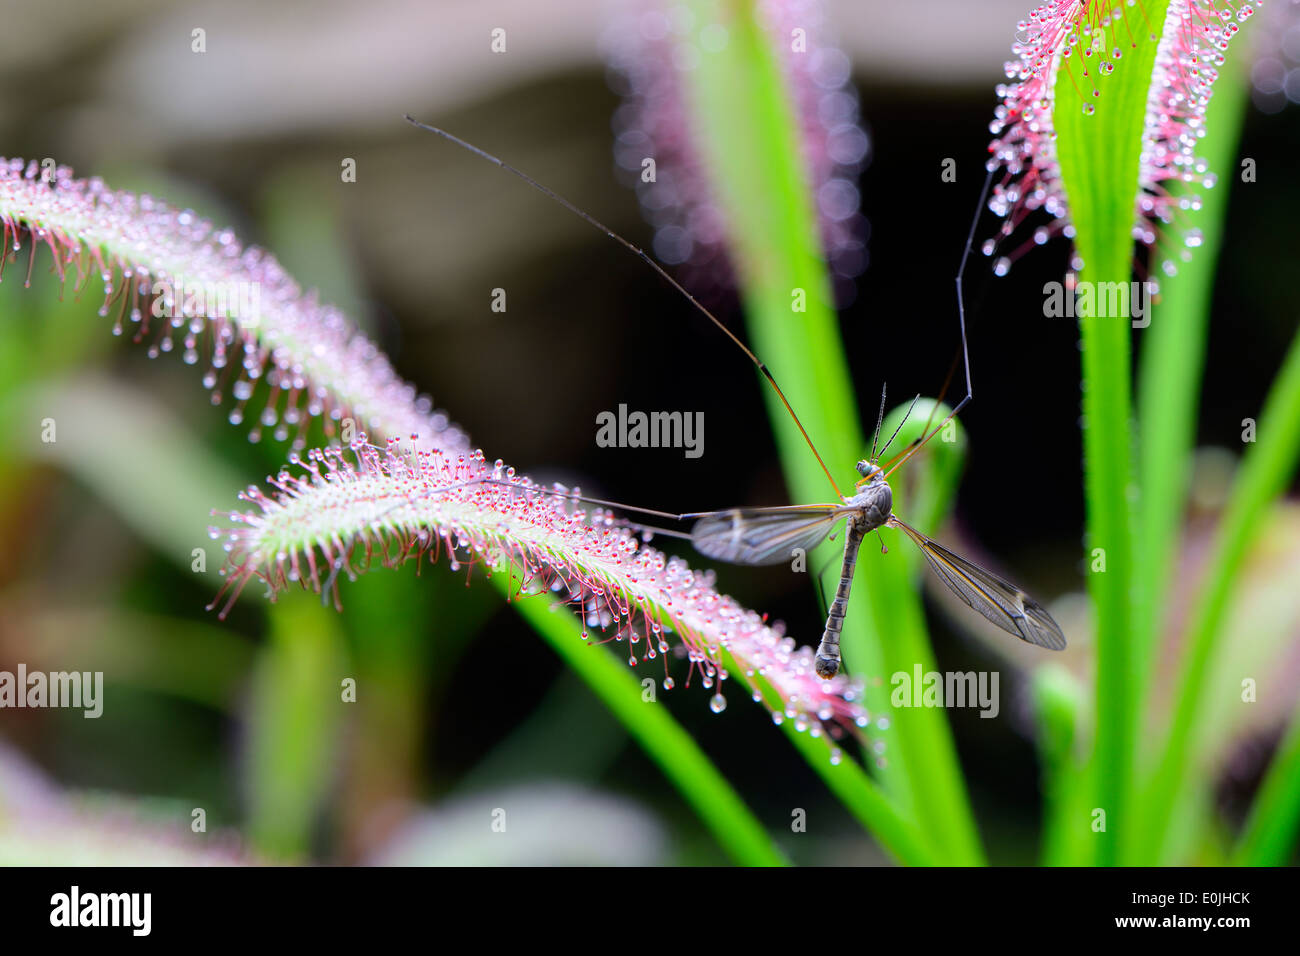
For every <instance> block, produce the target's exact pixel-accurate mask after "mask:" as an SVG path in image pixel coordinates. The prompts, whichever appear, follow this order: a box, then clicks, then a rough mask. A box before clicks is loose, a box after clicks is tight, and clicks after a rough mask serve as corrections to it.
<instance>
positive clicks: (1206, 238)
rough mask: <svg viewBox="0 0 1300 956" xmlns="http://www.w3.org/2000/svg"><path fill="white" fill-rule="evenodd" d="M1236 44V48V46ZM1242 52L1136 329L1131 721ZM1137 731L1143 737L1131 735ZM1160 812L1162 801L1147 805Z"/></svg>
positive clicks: (1153, 620) (1192, 437) (1240, 98)
mask: <svg viewBox="0 0 1300 956" xmlns="http://www.w3.org/2000/svg"><path fill="white" fill-rule="evenodd" d="M1234 52H1235V51H1234ZM1242 61H1243V58H1241V57H1233V58H1231V59H1230V60H1229V61H1228V63H1227V64H1226V65H1225V66H1224V67H1223V68H1222V69H1221V71H1220V75H1219V79H1218V81H1217V82H1216V84H1215V87H1214V98H1213V99H1212V100H1211V101H1210V105H1209V107H1208V108H1207V111H1206V120H1205V129H1206V136H1205V137H1204V138H1203V139H1202V140H1201V141H1200V142H1199V143H1198V146H1197V153H1198V155H1200V156H1202V157H1204V158H1205V160H1206V161H1207V163H1208V164H1209V167H1210V169H1214V170H1219V171H1220V172H1221V173H1223V174H1225V175H1224V179H1223V181H1222V182H1221V183H1220V184H1219V186H1218V188H1217V189H1208V190H1202V189H1196V190H1189V189H1188V188H1183V189H1182V190H1181V191H1180V192H1181V193H1184V194H1185V193H1187V192H1188V191H1194V192H1197V193H1199V194H1200V196H1201V198H1202V207H1201V209H1200V211H1199V212H1197V213H1196V214H1195V224H1196V225H1197V226H1198V227H1200V228H1201V231H1202V235H1203V242H1202V245H1201V247H1200V248H1199V249H1197V250H1196V254H1195V256H1194V257H1193V258H1192V260H1191V262H1188V263H1185V264H1183V265H1181V266H1180V268H1179V270H1178V274H1177V275H1175V276H1170V277H1168V278H1165V279H1163V280H1162V281H1161V283H1160V302H1159V303H1158V305H1156V307H1155V309H1154V316H1153V317H1152V319H1151V327H1150V328H1149V329H1147V330H1146V331H1144V332H1143V333H1142V335H1143V336H1144V337H1145V338H1144V342H1143V345H1142V352H1141V363H1140V377H1139V382H1140V385H1139V390H1138V414H1139V422H1140V434H1141V436H1142V441H1141V443H1140V445H1139V450H1138V487H1139V497H1138V501H1139V507H1138V536H1137V549H1138V550H1137V553H1136V561H1135V563H1134V577H1135V584H1136V587H1135V589H1134V594H1135V600H1136V602H1137V607H1136V610H1135V615H1134V618H1135V619H1134V627H1133V635H1132V645H1133V651H1134V669H1135V675H1136V680H1135V687H1136V689H1137V691H1138V693H1139V695H1140V696H1139V698H1138V701H1137V706H1136V708H1135V711H1134V714H1133V719H1134V720H1135V721H1136V727H1135V731H1137V732H1138V733H1140V732H1141V728H1142V727H1143V726H1149V725H1150V724H1151V723H1152V722H1156V723H1158V721H1156V717H1155V715H1154V714H1153V713H1151V712H1150V708H1151V706H1152V705H1151V700H1150V697H1151V690H1152V684H1153V673H1154V667H1155V660H1156V649H1157V648H1158V647H1159V646H1160V639H1161V635H1162V633H1163V631H1164V625H1165V621H1166V618H1167V616H1168V612H1167V609H1166V595H1167V592H1168V585H1169V580H1170V576H1171V574H1172V573H1173V569H1174V567H1175V566H1176V564H1177V561H1178V554H1179V542H1180V537H1181V526H1182V519H1183V514H1184V511H1185V508H1186V502H1187V492H1188V488H1189V485H1190V476H1191V473H1192V472H1191V456H1192V449H1193V446H1194V443H1195V441H1196V414H1197V407H1198V403H1199V398H1200V386H1201V376H1202V371H1203V369H1204V364H1205V347H1206V340H1207V337H1208V324H1209V313H1210V303H1211V299H1212V296H1213V291H1214V275H1215V267H1216V264H1217V261H1218V257H1219V247H1220V244H1221V242H1222V238H1223V223H1224V218H1225V216H1226V213H1227V207H1228V198H1229V194H1230V191H1229V189H1228V184H1229V177H1227V175H1226V173H1227V172H1228V171H1229V170H1231V169H1232V168H1233V161H1234V159H1235V157H1236V155H1237V144H1238V141H1239V139H1240V134H1241V125H1242V121H1243V118H1244V116H1245V111H1246V104H1247V102H1248V98H1247V95H1246V93H1247V83H1246V78H1245V74H1246V71H1245V69H1244V66H1243V65H1242ZM1139 739H1141V738H1140V737H1139ZM1149 810H1154V811H1155V812H1157V813H1159V812H1163V811H1162V809H1161V808H1149ZM1129 836H1130V837H1131V838H1132V840H1129V841H1126V844H1127V845H1126V846H1125V847H1122V848H1121V851H1122V853H1123V856H1124V858H1125V860H1126V861H1132V860H1135V859H1136V858H1137V857H1136V854H1137V853H1138V847H1137V845H1136V844H1135V843H1134V842H1133V841H1136V840H1137V839H1138V835H1137V834H1136V833H1134V834H1129Z"/></svg>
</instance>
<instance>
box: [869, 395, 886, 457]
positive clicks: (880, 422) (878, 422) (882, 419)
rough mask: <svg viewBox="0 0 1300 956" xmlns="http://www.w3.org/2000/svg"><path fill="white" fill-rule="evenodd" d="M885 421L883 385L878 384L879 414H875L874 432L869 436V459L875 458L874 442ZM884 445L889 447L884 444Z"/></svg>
mask: <svg viewBox="0 0 1300 956" xmlns="http://www.w3.org/2000/svg"><path fill="white" fill-rule="evenodd" d="M884 423H885V386H884V385H881V386H880V414H879V415H877V416H876V434H875V435H873V436H872V438H871V458H870V459H868V460H869V461H875V460H876V442H878V441H880V426H881V425H883V424H884ZM885 447H889V446H888V445H886V446H885Z"/></svg>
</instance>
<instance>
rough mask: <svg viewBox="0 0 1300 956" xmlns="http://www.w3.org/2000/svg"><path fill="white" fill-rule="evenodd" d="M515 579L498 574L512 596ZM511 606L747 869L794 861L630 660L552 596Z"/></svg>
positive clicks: (501, 586) (497, 579)
mask: <svg viewBox="0 0 1300 956" xmlns="http://www.w3.org/2000/svg"><path fill="white" fill-rule="evenodd" d="M508 578H509V575H503V574H496V575H493V576H492V580H493V581H494V582H495V583H496V585H497V588H498V589H499V590H500V591H501V592H502V593H505V594H508V593H509V582H508ZM511 604H512V605H513V606H514V608H515V610H516V611H517V612H518V613H519V614H520V616H521V617H523V618H524V619H525V620H526V621H528V623H529V624H530V625H531V626H532V628H533V629H534V630H535V631H537V633H538V634H540V635H541V636H542V637H543V638H545V639H546V641H547V642H548V643H549V644H550V645H551V647H552V648H554V649H555V652H556V653H557V654H559V655H560V658H561V659H562V660H564V662H565V663H566V664H568V665H569V667H570V668H572V670H573V671H574V673H576V674H577V675H578V676H579V677H581V678H582V680H583V681H585V682H586V684H587V686H588V687H590V688H591V690H592V692H593V693H594V694H595V695H596V696H597V697H599V698H600V700H601V701H602V702H603V703H604V704H605V706H606V707H608V708H609V709H610V712H611V713H613V715H614V716H615V717H616V718H617V719H618V721H619V722H620V723H621V724H622V725H623V726H624V727H626V728H627V730H628V733H630V734H631V735H632V736H633V737H635V738H636V741H637V743H639V744H640V745H641V748H642V749H643V750H644V751H645V752H646V754H647V755H648V756H649V757H650V759H651V760H653V761H654V762H655V763H657V764H658V765H659V767H660V769H662V770H663V772H664V774H665V775H666V776H667V777H668V779H669V780H670V781H672V783H673V785H674V786H675V787H676V788H677V789H678V791H679V792H680V793H681V794H682V796H683V797H685V798H686V801H687V803H689V804H690V805H691V806H692V807H693V808H694V809H695V812H696V813H697V814H699V817H700V819H701V820H702V821H703V822H704V824H705V826H707V827H708V828H709V831H710V832H711V833H712V834H713V835H714V836H715V837H716V838H717V840H718V842H719V843H720V844H721V845H722V848H723V849H724V850H726V851H727V853H728V854H729V855H730V856H731V858H732V859H733V860H735V861H736V862H737V863H740V864H742V865H745V866H781V865H784V864H785V863H786V862H788V861H787V860H786V858H785V855H784V854H783V853H782V852H781V851H780V850H779V849H778V848H777V847H776V845H775V844H774V843H773V842H772V839H771V837H769V836H768V834H767V832H766V831H765V830H764V829H763V826H762V824H761V823H759V822H758V820H757V819H756V818H755V817H754V815H753V813H752V812H751V811H750V809H749V807H747V806H746V805H745V801H744V800H742V799H741V798H740V795H739V794H737V793H736V791H735V790H734V789H732V787H731V785H730V784H729V783H727V781H726V779H725V778H724V777H723V776H722V774H721V773H719V772H718V769H717V768H716V767H714V766H713V764H712V763H711V762H710V761H709V758H708V757H706V756H705V755H704V752H703V751H701V750H700V748H699V747H698V746H696V744H695V741H694V740H692V739H691V736H690V734H688V733H687V732H686V731H685V730H684V729H683V728H682V726H681V725H680V724H678V723H677V721H675V720H674V719H673V717H672V715H671V714H670V713H669V712H668V709H667V708H666V707H663V706H661V705H659V704H657V703H655V702H654V701H649V702H647V701H646V700H645V698H644V697H643V692H642V689H641V683H640V681H639V680H638V679H637V677H636V676H635V675H634V674H632V673H631V672H630V671H629V670H628V669H627V667H626V665H625V664H623V663H620V662H619V661H617V660H615V659H614V656H613V655H612V654H610V653H609V652H608V651H606V650H605V649H604V648H601V647H593V646H592V645H589V644H587V643H586V642H585V641H582V640H581V639H579V637H578V635H579V634H580V633H581V632H582V626H581V625H580V624H579V623H578V621H577V620H576V619H575V618H574V617H573V615H572V614H569V613H564V614H559V613H555V612H554V611H553V610H552V605H551V602H550V601H548V600H546V599H545V598H525V599H523V600H515V601H512V602H511Z"/></svg>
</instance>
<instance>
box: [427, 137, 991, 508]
mask: <svg viewBox="0 0 1300 956" xmlns="http://www.w3.org/2000/svg"><path fill="white" fill-rule="evenodd" d="M406 121H407V122H408V123H410V124H411V125H412V126H418V127H419V128H420V129H423V130H428V131H429V132H430V133H436V134H438V135H439V136H441V137H442V138H443V139H445V140H447V141H449V142H452V143H455V144H456V145H457V146H459V147H461V148H462V149H467V150H469V151H470V152H471V153H473V154H474V155H475V156H480V157H482V158H483V159H486V160H487V161H488V162H490V163H492V164H494V165H496V166H500V167H501V168H502V169H504V170H505V171H506V172H508V173H510V174H512V175H514V176H517V177H519V178H520V179H522V180H523V181H524V182H526V183H527V184H528V185H530V186H532V187H533V188H534V189H536V190H537V191H538V192H540V193H541V194H542V195H544V196H546V197H548V198H550V199H552V200H554V201H555V202H557V203H559V204H560V205H561V206H563V207H564V208H565V209H567V210H569V212H571V213H573V214H574V215H575V216H577V217H578V218H579V219H581V220H583V221H584V222H587V223H589V224H590V225H592V226H595V227H596V228H597V229H599V230H600V231H601V232H603V233H604V234H605V235H607V236H609V238H611V239H613V240H614V241H615V242H617V243H618V244H619V245H621V246H623V247H624V248H625V249H628V250H629V251H631V252H632V253H634V254H635V255H636V256H638V257H639V258H640V259H641V260H642V261H644V262H645V263H646V264H647V265H649V266H650V268H651V269H653V270H654V271H655V272H657V273H659V276H660V278H662V279H663V280H664V281H665V282H667V283H668V284H669V285H671V286H672V287H673V288H674V289H676V290H677V291H678V292H680V293H681V294H682V295H684V296H685V297H686V300H687V301H688V302H690V303H691V305H693V306H695V308H696V309H697V310H698V311H699V312H700V313H701V314H702V315H703V316H704V317H705V318H707V319H708V320H709V321H710V322H712V323H713V324H714V325H716V326H717V327H718V328H720V329H721V330H722V331H723V334H725V335H726V336H727V338H729V339H731V341H733V342H735V343H736V345H737V346H738V347H739V348H740V350H741V351H742V352H744V353H745V354H746V355H747V356H749V360H750V361H751V362H753V363H754V365H755V367H756V368H757V369H758V370H759V371H760V372H762V373H763V377H764V378H766V379H767V381H768V384H769V385H771V386H772V388H773V390H774V391H775V392H776V396H777V398H779V399H780V400H781V404H782V405H784V406H785V410H786V411H787V412H789V413H790V417H791V418H792V419H794V423H795V425H796V426H797V427H798V429H799V434H801V435H803V440H804V441H805V442H807V444H808V447H809V449H811V450H812V453H813V456H814V457H816V459H817V464H819V465H821V466H822V471H823V472H825V473H826V480H827V481H829V482H830V483H831V487H832V488H834V489H835V498H836V500H839V499H842V498H843V497H844V496H843V495H842V494H841V493H840V487H839V485H837V484H836V483H835V479H834V477H832V476H831V471H830V469H829V468H827V467H826V462H825V461H823V460H822V456H821V454H819V453H818V451H817V446H816V445H814V444H813V440H812V438H810V437H809V436H808V430H807V429H805V428H804V427H803V422H801V421H800V420H799V416H798V415H796V414H795V411H794V409H793V408H792V407H791V406H790V401H789V399H787V398H786V397H785V392H783V391H781V386H780V385H778V384H776V377H775V376H774V375H773V374H772V372H771V370H769V369H768V367H767V365H765V364H764V363H763V361H762V360H761V359H760V358H759V357H758V356H757V355H755V354H754V353H753V352H751V351H750V350H749V346H747V345H746V344H745V343H744V342H742V341H741V340H740V339H739V338H738V337H737V336H736V334H735V333H734V332H732V331H731V329H729V328H727V327H726V326H725V325H723V324H722V320H720V319H719V318H718V317H717V316H716V315H714V314H713V313H712V312H710V311H709V310H708V309H706V308H705V307H704V306H703V304H701V302H700V301H699V300H698V299H696V298H695V296H693V295H691V294H690V293H689V292H687V291H686V289H685V288H684V287H683V286H682V284H681V283H679V282H678V281H677V280H676V279H674V278H673V277H672V276H670V275H669V274H668V273H667V271H665V270H664V268H663V266H661V265H659V263H657V262H655V261H654V260H653V259H651V258H650V256H648V255H647V254H646V253H645V251H644V250H642V249H641V248H640V247H639V246H635V245H633V244H632V243H630V242H628V241H627V240H626V239H624V238H623V237H622V236H620V235H619V234H618V233H616V232H614V230H612V229H610V228H609V227H608V226H606V225H605V224H604V223H602V222H601V221H600V220H598V219H596V218H594V217H593V216H590V215H588V214H587V213H585V212H583V211H582V210H581V209H579V208H578V207H577V206H575V205H574V204H573V203H571V202H569V200H567V199H565V198H564V197H563V196H561V195H560V194H559V193H557V192H556V191H555V190H553V189H549V188H548V187H546V186H543V185H542V184H541V183H539V182H538V181H537V180H535V179H533V177H531V176H529V175H528V174H527V173H525V172H523V171H522V170H518V169H516V168H515V167H513V166H511V165H510V164H509V163H507V162H505V161H504V160H502V159H498V158H497V157H496V156H493V155H492V154H491V153H489V152H486V151H484V150H481V149H479V148H478V147H477V146H475V145H473V144H472V143H467V142H465V141H464V140H463V139H460V138H459V137H457V136H453V135H452V134H451V133H448V132H447V131H446V130H445V129H439V128H438V127H436V126H430V125H429V124H427V123H421V122H420V121H419V120H417V119H414V118H412V117H411V116H409V115H408V116H407V117H406ZM989 175H990V176H992V173H990V174H989Z"/></svg>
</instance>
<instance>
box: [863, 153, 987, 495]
mask: <svg viewBox="0 0 1300 956" xmlns="http://www.w3.org/2000/svg"><path fill="white" fill-rule="evenodd" d="M992 184H993V167H989V171H988V175H987V176H985V177H984V186H983V188H982V189H981V190H980V199H979V202H978V203H976V205H975V214H974V215H973V216H971V221H970V230H969V231H968V232H967V233H966V247H965V248H964V249H963V250H962V254H961V265H959V266H958V267H957V276H956V278H955V279H954V284H955V285H956V286H957V321H958V323H959V324H960V326H961V357H962V362H963V365H964V366H965V371H966V396H965V397H964V398H963V399H962V400H961V401H960V402H958V403H957V404H956V406H955V407H954V408H953V410H952V411H951V412H949V413H948V417H947V418H945V419H944V420H943V421H941V422H940V423H939V424H938V425H936V426H935V429H934V431H932V432H929V433H928V434H927V433H922V434H921V436H920V437H918V438H916V439H914V440H913V441H912V442H911V443H910V444H908V446H907V447H906V448H905V449H903V451H902V452H900V453H899V454H898V455H897V456H895V458H894V460H893V461H891V462H890V463H889V465H888V470H887V471H886V472H885V477H886V478H888V477H889V476H890V475H891V474H892V473H893V472H894V471H895V470H896V469H897V468H898V467H899V466H901V465H902V464H903V462H905V461H907V459H909V458H911V457H912V456H913V455H914V454H916V453H917V452H918V451H919V450H920V449H921V448H923V447H924V446H925V444H926V443H927V442H928V441H929V440H930V439H931V438H933V437H934V436H935V435H937V434H939V432H941V431H943V428H944V426H945V425H947V424H948V423H949V422H950V421H952V420H953V419H954V418H955V417H956V416H957V413H958V412H960V411H961V410H962V409H963V408H965V407H966V403H967V402H969V401H970V400H971V398H972V397H974V394H975V390H974V386H973V385H972V384H971V378H970V347H969V346H968V344H967V341H966V296H965V294H964V293H963V291H962V281H963V280H964V279H965V276H966V263H967V262H968V261H969V260H970V253H971V249H972V248H973V247H974V245H975V230H976V229H977V228H978V227H979V221H980V214H981V213H982V212H983V211H984V203H985V201H986V200H987V199H988V195H989V188H990V187H991V186H992ZM954 365H955V363H954ZM948 375H949V379H951V377H952V372H951V371H950V372H949V373H948ZM944 389H945V391H946V390H947V386H946V385H945V386H944ZM933 417H934V416H933V410H932V411H931V420H933ZM926 428H927V429H928V428H929V423H928V422H927V424H926Z"/></svg>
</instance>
